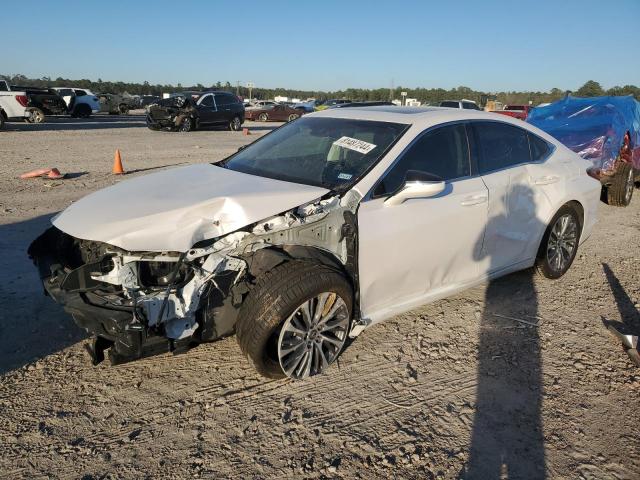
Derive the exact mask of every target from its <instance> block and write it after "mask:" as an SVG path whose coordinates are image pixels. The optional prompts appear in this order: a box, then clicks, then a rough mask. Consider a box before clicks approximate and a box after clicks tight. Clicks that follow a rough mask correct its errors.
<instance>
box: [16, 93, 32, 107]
mask: <svg viewBox="0 0 640 480" xmlns="http://www.w3.org/2000/svg"><path fill="white" fill-rule="evenodd" d="M16 100H17V101H18V103H19V104H20V105H22V106H23V107H26V106H27V104H28V103H29V99H28V98H27V96H26V95H16Z"/></svg>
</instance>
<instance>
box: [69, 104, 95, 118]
mask: <svg viewBox="0 0 640 480" xmlns="http://www.w3.org/2000/svg"><path fill="white" fill-rule="evenodd" d="M72 116H73V117H78V118H89V117H90V116H91V107H90V106H89V105H87V104H86V103H81V104H79V105H76V107H75V108H74V109H73V114H72Z"/></svg>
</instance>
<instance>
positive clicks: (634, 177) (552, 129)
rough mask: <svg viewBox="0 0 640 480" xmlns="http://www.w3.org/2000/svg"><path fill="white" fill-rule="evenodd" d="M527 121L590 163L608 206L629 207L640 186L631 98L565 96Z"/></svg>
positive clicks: (638, 115) (639, 138) (639, 128)
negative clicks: (638, 183)
mask: <svg viewBox="0 0 640 480" xmlns="http://www.w3.org/2000/svg"><path fill="white" fill-rule="evenodd" d="M527 121H528V122H529V123H531V124H532V125H535V126H536V127H538V128H540V129H541V130H544V131H545V132H547V133H548V134H549V135H551V136H553V137H554V138H556V139H558V140H559V141H560V142H562V143H563V144H564V145H566V146H567V147H569V148H570V149H571V150H573V151H574V152H576V153H577V154H578V155H580V156H581V157H582V158H585V159H587V160H589V161H590V162H591V163H592V168H591V169H590V172H591V175H592V176H593V177H594V178H597V179H598V180H600V182H601V183H602V193H603V195H602V197H603V199H604V200H605V201H606V202H607V203H608V204H609V205H616V206H621V207H625V206H627V205H629V203H630V202H631V198H632V196H633V190H634V183H636V184H637V182H640V102H638V101H637V100H635V99H634V98H633V97H632V96H631V95H629V96H626V97H590V98H578V97H571V96H567V97H565V98H564V99H562V100H559V101H557V102H554V103H552V104H550V105H547V106H546V107H536V108H534V109H533V110H531V112H530V113H529V116H528V118H527Z"/></svg>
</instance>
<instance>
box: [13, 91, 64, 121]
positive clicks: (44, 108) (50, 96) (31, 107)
mask: <svg viewBox="0 0 640 480" xmlns="http://www.w3.org/2000/svg"><path fill="white" fill-rule="evenodd" d="M10 88H11V90H14V91H24V92H25V93H26V95H27V99H28V102H27V110H28V111H29V113H30V116H29V118H28V119H27V121H28V122H31V123H42V122H44V120H45V117H46V115H64V114H66V113H67V105H66V104H65V103H64V101H63V100H62V99H61V98H60V96H59V95H58V93H57V92H56V91H55V90H54V89H51V88H36V87H21V86H18V85H11V86H10Z"/></svg>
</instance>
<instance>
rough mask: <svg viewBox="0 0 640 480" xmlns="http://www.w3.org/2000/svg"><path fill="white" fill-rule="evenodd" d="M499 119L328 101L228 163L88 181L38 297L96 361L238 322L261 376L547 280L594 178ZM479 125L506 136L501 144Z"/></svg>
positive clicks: (562, 266) (59, 224)
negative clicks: (516, 280)
mask: <svg viewBox="0 0 640 480" xmlns="http://www.w3.org/2000/svg"><path fill="white" fill-rule="evenodd" d="M496 117H498V116H490V115H488V114H485V113H481V112H468V111H462V110H461V111H455V110H450V109H444V110H443V109H433V108H431V109H415V108H413V109H402V108H396V107H371V108H361V109H359V108H353V109H338V110H330V111H324V112H318V113H315V114H312V115H309V116H305V117H304V118H301V119H299V120H296V121H294V122H291V123H289V124H287V125H284V126H282V127H280V128H279V129H277V130H275V131H273V132H272V133H270V134H268V135H265V136H264V137H262V138H261V139H259V140H258V141H256V142H254V143H253V144H251V145H249V146H247V147H246V148H242V149H240V150H239V151H238V152H237V153H236V154H234V155H232V156H231V157H229V158H227V159H225V160H223V161H222V162H220V163H217V164H198V165H192V166H188V167H181V168H176V169H171V170H166V171H163V172H160V173H155V174H151V175H147V176H143V177H138V178H135V179H132V180H128V181H123V182H120V183H118V184H116V185H114V186H112V187H109V188H106V189H104V190H100V191H98V192H95V193H92V194H90V195H88V196H87V197H85V198H84V199H82V200H80V201H78V202H76V203H74V204H72V205H71V206H70V207H69V208H67V209H66V210H65V211H63V212H62V213H61V214H59V215H58V216H56V217H54V218H53V220H52V223H53V226H52V227H51V228H50V229H49V230H47V231H46V232H45V233H44V234H43V235H41V236H40V237H39V238H38V239H36V240H35V241H34V242H33V244H32V245H31V247H30V248H29V255H30V256H31V257H32V258H33V259H34V262H35V263H36V265H37V266H38V268H39V271H40V275H41V278H42V280H43V283H44V287H45V290H46V293H47V294H48V295H50V296H51V297H52V298H53V299H54V300H55V301H57V302H59V303H60V304H62V305H63V306H64V308H65V310H66V311H68V312H69V313H70V314H71V315H72V316H73V318H74V320H75V322H76V323H77V324H78V325H79V326H81V327H83V328H85V329H86V330H87V331H88V332H90V333H91V334H92V335H94V336H95V340H94V342H93V345H92V348H90V350H91V353H92V356H93V360H94V363H98V362H100V361H102V360H103V359H104V355H105V352H107V353H108V356H109V359H110V360H111V362H112V363H113V364H117V363H121V362H126V361H130V360H133V359H137V358H141V357H144V356H148V355H152V354H155V353H160V352H166V351H173V352H174V353H179V352H183V351H186V350H188V349H189V348H191V347H193V346H194V345H197V344H198V343H201V342H205V341H213V340H217V339H220V338H223V337H226V336H229V335H232V334H234V333H235V334H236V336H237V339H238V342H239V344H240V347H241V350H242V351H243V353H244V354H245V355H246V356H247V357H248V359H249V360H250V361H251V362H252V364H253V365H254V366H255V368H256V369H257V371H258V372H259V373H261V374H262V375H264V376H267V377H272V378H279V377H285V376H286V377H290V378H295V379H298V378H305V377H308V376H310V375H315V374H318V373H321V372H322V371H324V370H325V369H326V368H327V367H328V366H329V365H330V364H331V363H333V362H334V361H335V360H336V358H337V357H338V355H339V354H340V353H341V352H342V350H343V349H344V348H345V346H346V344H347V343H348V341H349V339H350V338H353V337H355V336H357V335H358V334H359V333H361V332H362V331H363V330H364V328H365V327H367V326H369V325H371V324H373V323H376V322H378V321H380V320H383V319H385V318H389V317H391V316H393V315H396V314H398V313H401V312H403V311H407V310H409V309H411V308H413V307H415V306H417V305H420V304H423V303H426V302H428V301H432V300H435V299H438V298H442V297H444V296H446V295H449V294H452V293H455V292H457V291H460V290H462V289H465V288H468V287H470V286H472V285H475V284H477V283H479V282H482V281H484V280H486V279H487V278H492V277H495V276H498V275H503V274H505V273H509V272H511V271H514V270H518V269H521V268H527V267H530V266H533V265H534V264H536V265H537V266H538V268H539V270H540V271H541V272H542V273H543V274H544V275H545V276H547V277H549V278H558V277H559V276H561V275H562V274H564V272H566V270H567V269H568V268H569V266H570V265H571V262H572V261H573V258H574V256H575V254H576V251H577V248H578V245H579V243H580V242H581V241H582V240H583V239H585V238H586V237H587V236H588V234H589V233H590V231H591V229H592V227H593V224H594V221H595V212H596V210H597V203H598V200H599V185H598V183H597V182H595V181H594V180H592V179H590V178H589V177H588V176H587V175H586V166H587V165H586V163H587V162H585V161H584V160H582V159H580V158H579V157H578V156H577V155H575V154H574V153H573V152H571V151H569V150H568V149H566V148H565V147H563V146H562V145H561V144H559V143H558V142H556V141H555V140H553V139H552V138H551V137H549V136H548V135H546V134H544V133H543V132H540V131H538V130H537V129H535V127H529V126H527V125H525V124H522V122H518V123H516V122H515V121H511V120H510V119H505V118H504V117H499V118H496ZM487 123H489V124H491V125H488V127H491V126H492V125H493V126H495V124H499V125H498V126H504V128H506V129H507V130H508V132H506V133H505V132H502V133H500V132H498V133H499V135H498V140H500V138H502V141H503V143H504V142H507V143H506V144H504V145H503V144H499V143H500V142H499V141H498V144H496V141H497V140H496V134H495V132H489V133H490V134H491V135H493V136H491V135H489V134H488V133H487V132H486V131H481V130H482V129H483V128H485V127H487V125H486V124H487ZM487 135H488V136H487ZM500 135H502V136H500ZM509 135H511V136H509ZM482 142H486V143H487V148H489V147H492V148H494V150H495V152H494V153H487V152H490V149H489V150H487V148H484V149H483V148H479V144H481V143H482ZM509 142H511V143H513V144H509ZM521 142H524V145H526V150H523V149H522V147H523V144H521ZM530 145H534V147H535V148H534V147H530ZM498 153H499V154H500V157H499V158H497V157H496V158H495V159H492V158H489V157H490V156H491V155H493V154H495V155H498ZM505 155H506V157H505ZM509 155H511V157H509ZM514 155H515V156H514ZM518 155H519V156H518ZM534 155H538V157H539V158H533V156H534ZM498 160H499V168H497V166H498V165H497V163H496V162H497V161H498ZM509 162H511V164H512V165H509V164H508V163H509ZM518 169H520V170H522V169H524V170H525V171H526V175H523V174H522V172H520V171H519V170H518ZM517 170H518V171H517ZM496 172H497V173H498V175H494V173H496ZM504 172H507V175H506V176H505V173H504ZM556 176H557V177H558V178H561V179H562V180H563V181H562V182H557V183H555V182H539V183H538V184H536V183H528V186H529V188H530V191H529V192H524V191H523V189H522V188H518V187H522V186H521V185H520V186H518V181H519V180H522V179H524V178H527V179H528V178H543V179H544V178H546V179H549V178H552V177H553V178H556ZM489 177H491V178H489ZM565 180H570V181H565ZM503 184H504V185H503ZM492 189H495V191H496V192H501V194H500V195H505V196H508V195H510V196H511V197H512V198H511V200H505V198H502V197H501V196H500V195H495V197H494V196H493V195H491V194H490V191H492ZM500 189H501V190H500ZM536 189H537V191H536ZM518 195H520V196H521V197H517V196H518ZM516 197H517V198H516ZM527 202H528V203H527ZM510 209H512V211H511V210H510ZM494 215H503V216H504V215H506V216H508V218H509V219H510V221H502V222H497V223H496V222H492V221H490V220H491V218H492V217H493V216H494ZM501 218H502V217H501ZM505 218H507V217H505ZM496 229H497V231H496ZM500 229H502V230H500Z"/></svg>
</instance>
